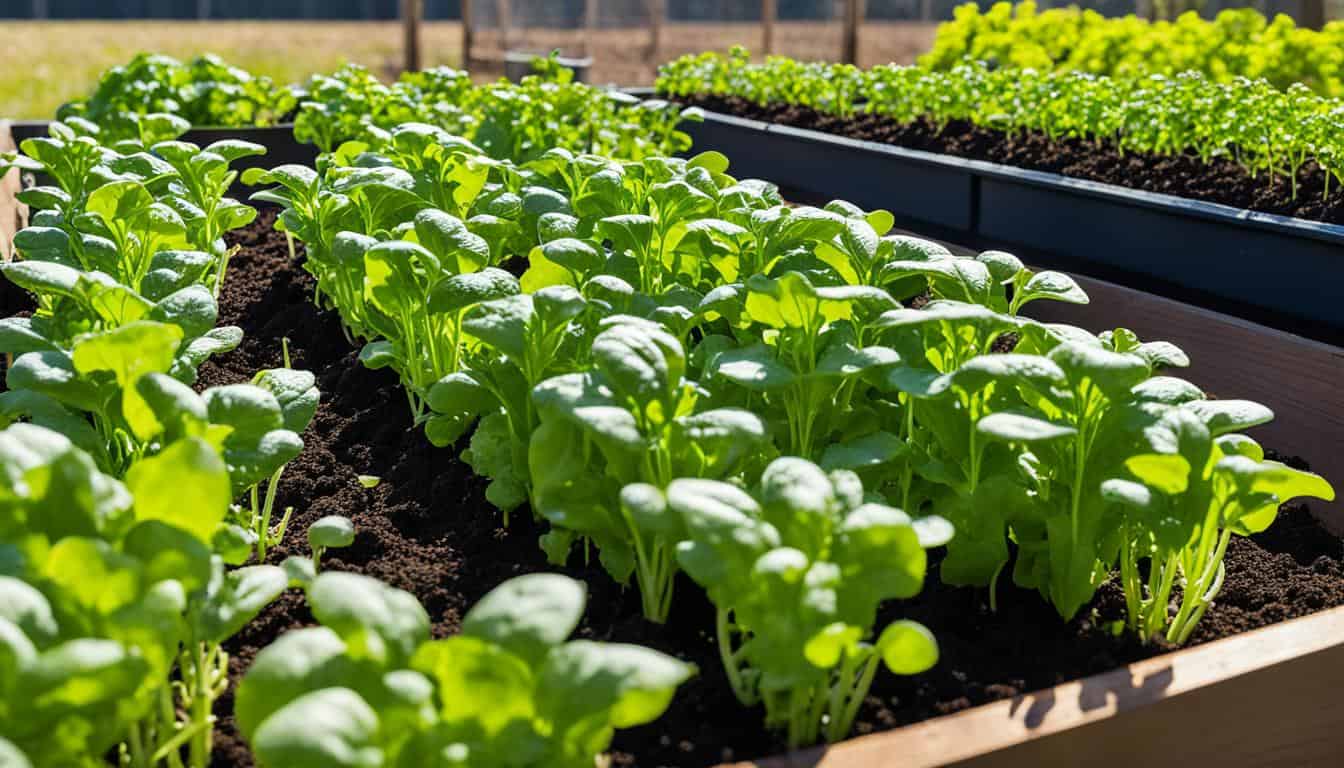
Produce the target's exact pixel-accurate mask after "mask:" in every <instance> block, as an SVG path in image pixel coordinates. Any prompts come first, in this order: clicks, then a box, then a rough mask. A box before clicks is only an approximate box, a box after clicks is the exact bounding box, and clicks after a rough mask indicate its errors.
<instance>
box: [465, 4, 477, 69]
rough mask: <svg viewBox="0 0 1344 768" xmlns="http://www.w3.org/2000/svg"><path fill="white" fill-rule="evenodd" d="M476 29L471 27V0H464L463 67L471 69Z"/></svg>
mask: <svg viewBox="0 0 1344 768" xmlns="http://www.w3.org/2000/svg"><path fill="white" fill-rule="evenodd" d="M475 34H476V33H475V30H473V29H472V27H471V0H462V68H463V69H471V44H472V43H473V42H474V38H475Z"/></svg>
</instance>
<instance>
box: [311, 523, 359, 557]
mask: <svg viewBox="0 0 1344 768" xmlns="http://www.w3.org/2000/svg"><path fill="white" fill-rule="evenodd" d="M354 543H355V524H354V523H352V522H350V518H348V517H344V516H342V515H327V516H326V517H323V518H319V519H318V520H317V521H315V522H314V523H313V524H312V525H310V526H308V546H309V547H311V548H312V549H313V550H314V551H316V550H318V549H332V548H340V547H348V546H350V545H351V544H354Z"/></svg>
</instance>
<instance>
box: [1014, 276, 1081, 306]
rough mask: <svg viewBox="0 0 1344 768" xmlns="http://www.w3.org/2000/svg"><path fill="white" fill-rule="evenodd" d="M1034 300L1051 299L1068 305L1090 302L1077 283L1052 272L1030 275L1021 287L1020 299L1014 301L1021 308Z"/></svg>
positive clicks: (1070, 278)
mask: <svg viewBox="0 0 1344 768" xmlns="http://www.w3.org/2000/svg"><path fill="white" fill-rule="evenodd" d="M1036 299H1051V300H1054V301H1063V302H1067V303H1069V304H1087V303H1088V302H1089V301H1090V300H1089V299H1088V297H1087V293H1085V292H1084V291H1083V289H1082V288H1079V287H1078V283H1076V282H1074V279H1073V278H1072V277H1069V276H1068V275H1066V274H1064V273H1063V272H1054V271H1052V270H1046V271H1044V272H1037V273H1036V274H1034V275H1032V276H1031V279H1029V280H1027V283H1026V285H1024V286H1023V287H1022V294H1021V297H1020V298H1017V299H1016V301H1017V304H1018V305H1019V306H1021V305H1022V304H1026V303H1027V302H1028V301H1035V300H1036Z"/></svg>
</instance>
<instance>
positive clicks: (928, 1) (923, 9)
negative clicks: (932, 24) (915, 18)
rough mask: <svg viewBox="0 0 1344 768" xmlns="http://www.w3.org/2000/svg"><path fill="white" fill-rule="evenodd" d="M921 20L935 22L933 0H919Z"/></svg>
mask: <svg viewBox="0 0 1344 768" xmlns="http://www.w3.org/2000/svg"><path fill="white" fill-rule="evenodd" d="M919 20H920V21H932V20H933V0H919Z"/></svg>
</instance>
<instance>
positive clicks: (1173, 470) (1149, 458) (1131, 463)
mask: <svg viewBox="0 0 1344 768" xmlns="http://www.w3.org/2000/svg"><path fill="white" fill-rule="evenodd" d="M1125 469H1128V470H1129V471H1130V472H1132V473H1133V474H1134V476H1135V477H1137V478H1139V480H1141V481H1142V482H1143V483H1144V484H1145V485H1147V486H1149V487H1151V488H1155V489H1157V490H1159V491H1161V492H1162V493H1165V494H1168V495H1175V494H1178V493H1185V490H1186V488H1188V487H1189V485H1190V470H1191V467H1190V462H1189V461H1187V460H1186V458H1185V457H1184V456H1182V455H1180V454H1178V453H1145V454H1140V455H1138V456H1131V457H1129V458H1128V459H1125Z"/></svg>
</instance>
